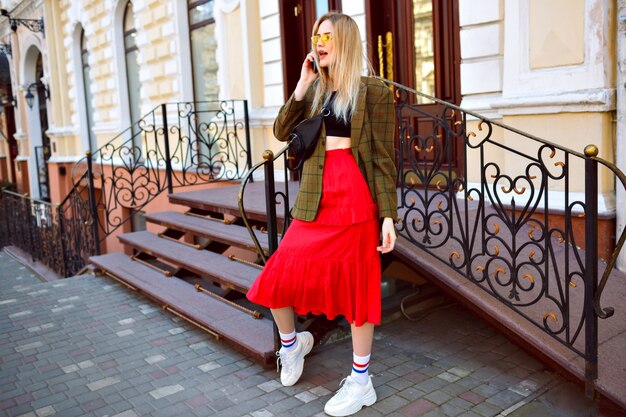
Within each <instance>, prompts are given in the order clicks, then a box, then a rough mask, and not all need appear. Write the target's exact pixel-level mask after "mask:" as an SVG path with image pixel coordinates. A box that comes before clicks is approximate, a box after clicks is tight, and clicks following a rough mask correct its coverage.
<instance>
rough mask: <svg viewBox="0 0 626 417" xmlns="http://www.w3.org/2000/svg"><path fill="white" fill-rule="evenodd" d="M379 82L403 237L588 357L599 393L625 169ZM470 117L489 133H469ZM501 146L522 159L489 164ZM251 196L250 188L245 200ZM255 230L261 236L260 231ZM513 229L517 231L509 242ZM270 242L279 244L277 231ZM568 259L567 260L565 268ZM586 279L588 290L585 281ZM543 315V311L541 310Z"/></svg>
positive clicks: (589, 151) (591, 149)
mask: <svg viewBox="0 0 626 417" xmlns="http://www.w3.org/2000/svg"><path fill="white" fill-rule="evenodd" d="M377 78H378V79H380V80H381V81H383V82H385V83H387V84H388V85H389V86H391V87H392V88H394V89H395V93H396V118H397V120H398V121H399V122H398V132H399V135H398V136H399V141H400V144H399V147H398V148H397V149H396V152H397V155H396V156H397V158H398V160H399V161H403V162H402V164H403V165H402V169H399V170H398V186H399V189H400V195H401V200H400V201H399V209H400V212H401V214H402V216H401V218H400V219H399V223H398V226H397V228H398V233H399V234H400V235H401V236H403V237H404V238H405V239H407V240H408V241H409V242H411V243H412V244H414V245H415V246H416V247H418V248H420V249H421V250H424V251H426V252H428V253H430V254H431V255H433V256H434V257H436V258H438V259H439V260H441V261H442V262H443V263H445V264H446V265H448V266H449V267H451V268H453V269H454V270H456V271H457V272H459V273H460V274H462V275H463V276H465V277H466V278H467V279H469V280H470V281H472V282H473V283H475V284H476V285H477V286H479V287H480V288H481V289H483V290H485V291H486V292H488V293H489V294H490V295H492V296H493V297H495V298H496V299H498V300H499V301H501V302H502V303H503V304H505V305H506V306H508V307H510V308H511V309H513V310H515V311H516V312H517V313H518V314H520V315H521V316H522V317H524V318H526V319H527V320H528V321H530V322H531V323H533V324H535V325H536V326H537V327H538V328H540V329H541V330H543V331H544V332H546V333H547V334H548V335H550V336H552V337H553V338H554V339H556V340H557V341H559V342H560V343H562V344H563V345H565V346H566V347H567V348H569V349H570V350H572V351H574V352H576V353H577V354H579V355H580V356H582V357H584V358H585V361H586V370H585V378H586V382H587V384H586V385H587V392H588V393H592V392H593V389H594V383H595V379H596V378H597V350H598V337H597V329H598V325H597V319H598V318H603V319H605V318H608V317H610V316H611V315H613V313H614V309H613V307H602V306H601V299H602V295H603V292H604V289H605V286H606V284H607V282H608V278H609V275H610V272H611V271H612V269H613V268H614V266H615V263H616V260H617V257H618V255H619V253H620V251H621V250H622V249H623V246H624V244H625V241H626V230H623V231H622V232H621V234H620V237H619V239H618V241H617V244H616V246H615V248H614V249H613V251H612V253H611V257H610V259H609V261H608V264H607V267H606V269H605V270H604V272H603V274H602V277H601V279H600V280H599V282H598V264H597V259H598V236H597V221H598V213H597V211H598V198H597V197H598V178H599V176H598V172H597V171H598V166H600V165H602V166H604V167H606V168H608V169H609V170H610V171H611V172H612V174H613V175H615V177H616V178H617V179H618V182H620V183H621V184H622V186H623V187H624V188H625V189H626V175H624V173H623V172H622V171H621V170H619V168H617V167H616V166H615V164H613V163H611V162H609V161H607V160H605V159H603V158H599V157H598V156H597V154H598V151H597V148H596V147H595V146H593V145H590V146H588V147H587V148H585V150H584V152H577V151H574V150H571V149H568V148H566V147H564V146H562V145H559V144H556V143H553V142H551V141H548V140H545V139H543V138H540V137H538V136H535V135H532V134H528V133H526V132H523V131H521V130H519V129H516V128H514V127H511V126H507V125H505V124H503V123H500V122H497V121H494V120H491V119H489V118H486V117H484V116H481V115H480V114H477V113H474V112H471V111H468V110H465V109H463V108H461V107H459V106H456V105H454V104H451V103H447V102H445V101H443V100H440V99H437V98H436V97H432V96H429V95H428V94H424V93H421V92H419V91H416V90H415V89H411V88H408V87H406V86H403V85H401V84H398V83H395V82H392V81H389V80H386V79H383V78H380V77H377ZM411 95H415V96H419V97H421V98H424V99H427V100H429V101H431V102H432V103H436V104H437V105H439V106H437V107H435V110H434V113H433V108H432V107H431V108H429V110H428V111H426V110H425V109H424V107H420V106H419V105H416V104H413V101H411V100H410V96H411ZM413 119H415V122H413ZM474 119H475V120H474ZM417 120H420V122H419V123H418V122H417ZM470 120H472V121H474V122H475V123H476V126H477V129H478V131H476V132H474V131H470V130H469V128H468V122H469V121H470ZM494 127H498V128H500V129H503V130H506V131H508V132H510V134H511V135H512V136H515V135H517V136H520V137H522V138H524V141H522V142H523V147H522V148H518V147H517V144H518V143H517V142H515V141H510V140H509V142H504V141H500V140H497V139H496V138H495V137H494V136H495V133H494ZM479 135H480V137H479ZM461 141H462V142H461ZM532 143H534V144H535V145H533V146H534V148H531V145H530V144H532ZM459 145H463V146H462V147H460V148H459V147H458V146H459ZM453 146H454V148H453ZM455 149H462V151H461V152H462V154H461V155H460V158H461V159H462V160H463V161H464V162H465V165H461V167H462V168H455V167H453V165H454V164H453V161H455V159H454V158H456V157H455V156H454V152H456V151H455ZM492 149H493V150H497V151H498V152H502V153H503V154H506V155H510V157H511V158H517V159H518V160H519V161H517V160H516V163H515V164H514V165H510V166H505V164H501V163H499V162H495V161H488V160H487V159H486V157H487V155H490V153H489V152H490V150H492ZM283 151H284V149H283ZM470 152H474V153H473V154H472V155H474V159H472V164H473V165H472V166H473V169H474V171H476V170H477V169H479V174H480V183H476V184H477V185H471V184H470V183H469V182H468V176H469V175H468V154H469V153H470ZM275 159H276V158H274V157H272V158H266V160H265V161H263V162H261V163H259V164H257V166H255V168H254V169H255V170H258V169H259V168H260V166H261V165H264V166H265V169H266V170H267V169H268V168H270V167H272V168H273V164H274V161H275ZM405 161H406V162H405ZM405 163H406V164H407V165H406V166H405ZM575 164H584V169H585V172H586V178H585V187H584V194H582V193H580V192H578V193H574V194H572V195H571V196H570V188H571V187H570V182H573V183H575V182H577V181H576V180H575V179H572V175H571V174H570V167H571V166H572V165H575ZM577 169H580V166H579V168H577ZM266 180H267V178H266ZM272 182H273V181H272ZM559 184H560V185H559ZM272 187H273V185H268V184H266V199H267V201H268V203H269V202H271V201H272V199H273V198H274V197H275V193H273V192H272V191H271V190H272ZM551 187H552V188H554V189H557V190H562V191H560V192H562V198H563V201H562V202H558V203H552V204H551V205H549V202H550V201H549V199H550V195H549V193H548V191H549V190H550V189H551ZM244 191H245V189H244V187H243V186H242V188H241V190H240V202H241V201H242V199H243V194H244ZM561 203H562V204H563V206H562V207H561V208H560V209H558V210H555V208H554V207H555V204H561ZM286 205H287V206H288V205H289V203H288V202H287V204H286ZM240 210H242V205H241V204H240ZM470 211H472V212H471V213H470ZM554 212H559V213H561V214H562V216H563V219H562V223H563V226H562V227H561V226H559V225H558V224H557V225H556V226H555V225H550V224H549V218H550V214H551V213H554ZM268 213H271V211H270V209H269V208H268ZM579 213H580V214H579ZM270 217H271V214H268V226H269V224H270V223H274V224H275V222H276V219H275V215H274V218H273V219H272V218H270ZM583 217H584V218H583ZM286 218H288V216H287V217H286ZM577 218H580V221H581V222H584V223H585V233H584V242H582V241H580V240H581V236H580V233H574V232H573V227H574V222H575V221H579V220H577ZM246 225H247V226H248V224H247V223H246ZM248 229H249V231H250V233H251V234H252V233H253V231H252V228H250V227H248ZM268 229H269V227H268ZM268 231H269V230H268ZM504 232H506V233H509V237H504V238H503V237H502V235H503V233H504ZM273 234H274V235H276V231H274V232H273ZM526 235H527V236H526ZM269 238H270V241H271V240H272V236H271V235H270V236H269ZM577 240H578V241H577ZM582 243H584V246H585V248H584V250H583V249H581V248H580V246H581V244H582ZM559 245H562V246H563V247H564V248H565V255H557V253H556V252H557V249H556V248H557V247H558V246H559ZM257 248H258V247H257ZM559 250H560V249H559ZM557 256H564V259H563V260H562V262H563V263H562V264H559V262H561V261H559V260H558V259H557ZM263 259H264V260H265V258H263ZM578 281H583V283H584V285H583V286H580V285H577V282H578ZM576 288H578V289H576ZM573 291H576V293H574V292H573ZM578 296H580V297H584V298H583V301H584V304H583V311H584V314H583V315H582V316H580V317H579V316H571V314H572V313H571V311H570V304H571V303H572V302H579V301H576V300H575V297H578ZM577 300H578V299H577ZM552 309H553V311H551V310H552ZM538 313H541V315H542V316H541V315H540V316H539V317H537V314H538ZM583 331H584V334H585V338H584V346H581V343H582V342H580V340H581V339H582V337H579V336H581V335H582V334H583Z"/></svg>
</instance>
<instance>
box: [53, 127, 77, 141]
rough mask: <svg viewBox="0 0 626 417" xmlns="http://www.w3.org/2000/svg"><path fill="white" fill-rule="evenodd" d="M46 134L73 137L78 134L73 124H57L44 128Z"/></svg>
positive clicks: (57, 136) (56, 136)
mask: <svg viewBox="0 0 626 417" xmlns="http://www.w3.org/2000/svg"><path fill="white" fill-rule="evenodd" d="M46 135H48V136H50V137H55V138H63V137H75V136H77V135H78V129H76V127H75V126H59V127H52V128H50V129H48V130H46Z"/></svg>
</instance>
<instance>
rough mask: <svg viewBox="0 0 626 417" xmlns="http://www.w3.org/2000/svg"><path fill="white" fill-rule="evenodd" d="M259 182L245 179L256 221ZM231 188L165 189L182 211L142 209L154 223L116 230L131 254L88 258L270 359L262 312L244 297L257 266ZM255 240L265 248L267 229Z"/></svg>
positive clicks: (260, 216) (270, 336)
mask: <svg viewBox="0 0 626 417" xmlns="http://www.w3.org/2000/svg"><path fill="white" fill-rule="evenodd" d="M262 186H263V184H253V186H252V187H251V190H250V193H251V195H254V196H256V194H258V196H257V197H258V198H254V197H252V198H251V200H250V201H251V202H253V205H252V206H251V207H250V210H252V212H253V213H254V217H255V218H256V219H257V220H264V211H263V209H262V207H264V205H265V203H264V198H263V197H262V196H263V187H262ZM238 191H239V185H233V186H226V187H219V188H211V189H207V190H202V191H194V192H181V193H175V194H170V195H169V201H170V203H173V204H178V205H182V206H185V207H186V208H187V209H188V210H187V211H186V212H185V213H182V212H178V211H164V212H158V213H152V214H147V215H146V221H147V222H148V223H149V225H150V226H149V229H154V230H157V229H162V230H161V231H159V232H150V231H140V232H132V233H125V234H121V235H119V236H118V239H119V240H120V241H121V242H122V243H123V244H124V247H125V249H126V253H131V254H132V255H131V256H129V255H125V254H123V253H110V254H106V255H101V256H93V257H91V258H90V260H91V262H92V263H93V264H94V265H95V266H96V267H97V268H98V269H99V270H100V271H102V273H104V274H105V275H107V276H108V277H111V278H113V279H115V280H117V281H119V282H121V283H122V284H124V285H126V286H127V287H128V288H130V289H132V290H134V291H138V292H140V293H141V294H143V295H145V296H146V297H148V298H150V299H152V300H153V301H155V302H156V303H158V304H159V305H161V306H162V308H163V309H164V310H166V311H169V312H171V313H172V314H174V315H176V316H179V317H181V318H183V319H184V320H187V321H188V322H190V323H192V324H194V325H196V326H198V327H200V328H202V329H203V330H205V331H207V332H208V333H210V334H211V335H213V336H214V337H215V338H216V339H218V340H223V341H224V342H226V343H228V344H229V345H231V346H232V347H233V348H235V349H237V350H239V351H241V352H243V353H245V354H247V355H249V356H250V357H252V358H254V359H255V360H257V361H259V362H260V363H262V364H264V365H270V364H271V363H273V362H274V360H275V351H276V348H275V345H274V331H273V322H272V320H271V318H269V311H267V310H266V309H264V308H263V307H260V306H257V305H254V304H251V303H250V302H248V301H247V300H246V298H245V293H246V292H247V291H248V289H249V288H250V286H251V285H252V283H253V282H254V280H255V278H256V277H257V275H258V274H259V272H260V271H261V267H260V266H258V265H257V264H256V263H255V262H254V261H255V259H254V257H255V256H256V255H255V246H254V244H253V241H252V239H251V237H250V235H249V233H248V231H247V229H246V228H245V227H244V226H242V225H241V219H240V218H239V216H240V214H239V209H238V207H237V193H238ZM256 223H257V225H258V226H259V227H260V226H261V225H262V223H259V222H258V221H257V222H256ZM259 243H260V245H261V246H262V248H264V250H265V251H267V235H264V234H262V233H260V234H259ZM244 258H246V259H247V260H246V259H244ZM251 258H252V259H251ZM251 260H252V262H251Z"/></svg>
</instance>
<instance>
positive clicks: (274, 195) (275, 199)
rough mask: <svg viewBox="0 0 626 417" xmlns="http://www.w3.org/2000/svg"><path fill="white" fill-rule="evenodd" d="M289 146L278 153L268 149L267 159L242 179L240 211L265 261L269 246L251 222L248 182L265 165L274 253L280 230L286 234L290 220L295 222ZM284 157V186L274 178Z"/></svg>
mask: <svg viewBox="0 0 626 417" xmlns="http://www.w3.org/2000/svg"><path fill="white" fill-rule="evenodd" d="M287 148H288V146H285V147H284V148H282V149H281V150H280V151H278V152H277V153H276V154H274V152H272V151H270V150H267V151H265V152H264V153H263V161H262V162H259V163H257V164H256V165H254V166H253V167H252V168H251V169H250V171H249V172H248V173H247V174H246V175H245V177H244V178H243V180H242V181H241V188H240V191H239V197H238V199H239V201H238V203H239V212H240V213H241V218H242V220H243V222H244V224H245V226H246V227H247V228H248V231H249V232H250V237H252V241H253V242H254V246H255V247H256V250H257V253H258V254H259V258H260V259H261V261H262V262H263V263H265V262H266V261H267V257H266V256H265V250H264V249H263V248H262V247H261V244H260V243H259V239H258V238H257V237H256V232H255V230H254V228H253V227H252V225H251V222H250V219H249V216H248V214H247V211H246V204H245V195H246V186H247V185H248V184H249V183H250V182H252V181H253V178H254V174H255V173H257V171H258V170H259V169H260V168H261V167H263V174H264V180H265V209H266V213H268V216H267V233H268V246H269V247H268V250H269V255H271V254H273V253H274V252H275V251H276V248H277V247H278V237H279V234H280V233H282V234H284V233H285V232H286V231H287V228H288V227H289V223H290V222H291V217H290V215H289V207H290V204H289V202H290V199H289V187H288V181H289V179H290V173H289V170H288V168H287V167H288V164H287V158H288V156H287ZM281 160H282V166H283V168H282V173H283V180H282V181H281V182H280V184H282V186H281V185H279V186H278V187H277V184H276V182H275V181H274V178H275V175H274V174H275V172H274V171H275V166H276V162H278V161H281ZM277 188H278V189H277ZM268 196H271V197H268ZM281 204H282V209H283V215H282V218H283V225H282V226H283V228H282V231H281V232H280V233H279V230H278V217H277V210H276V206H277V205H281Z"/></svg>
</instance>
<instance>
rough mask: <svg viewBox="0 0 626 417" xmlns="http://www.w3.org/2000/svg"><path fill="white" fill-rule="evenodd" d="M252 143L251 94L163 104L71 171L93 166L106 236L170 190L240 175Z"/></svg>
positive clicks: (77, 173) (93, 193) (99, 226)
mask: <svg viewBox="0 0 626 417" xmlns="http://www.w3.org/2000/svg"><path fill="white" fill-rule="evenodd" d="M242 136H243V137H242ZM249 149H250V132H249V125H248V104H247V101H246V100H222V101H208V102H187V103H170V104H162V105H160V106H158V107H156V108H155V109H153V110H152V111H151V112H149V113H148V114H146V115H145V116H144V117H142V118H141V120H139V121H138V122H137V123H135V124H133V125H132V126H131V127H129V128H128V129H126V130H125V131H123V132H122V133H120V134H119V135H117V136H116V137H115V138H113V139H112V140H111V141H110V142H109V143H107V144H106V145H104V146H103V147H101V148H100V149H98V150H97V151H95V152H93V153H90V154H88V155H87V156H86V157H85V158H83V159H82V160H81V161H79V162H78V163H77V164H76V165H75V166H74V168H73V169H72V177H73V178H77V177H78V178H83V175H84V174H85V173H87V178H86V180H85V179H84V178H83V181H86V185H87V186H88V187H89V198H90V199H92V200H93V201H92V204H91V209H92V210H93V217H94V218H95V219H96V220H97V221H96V226H95V232H96V239H97V240H98V241H103V240H104V239H105V238H106V237H107V236H109V235H111V233H113V232H114V231H115V230H116V229H118V228H119V227H120V226H122V225H123V224H124V223H126V222H128V221H129V220H130V219H131V217H132V215H133V213H135V212H137V211H139V210H141V209H143V208H144V207H145V206H146V205H147V204H149V203H150V202H151V201H153V200H154V198H155V197H156V196H158V195H159V194H160V193H161V192H163V191H165V190H167V191H168V192H169V193H172V192H173V189H174V188H175V187H183V186H190V185H199V184H206V183H210V182H213V181H228V180H239V179H241V178H242V177H243V175H244V174H245V173H246V172H247V171H248V170H249V169H250V167H251V165H252V161H251V155H250V152H249ZM77 184H78V183H77V182H76V181H75V185H77Z"/></svg>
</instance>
